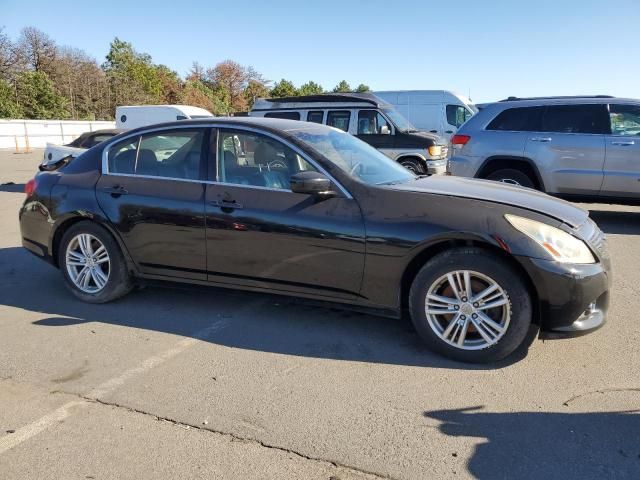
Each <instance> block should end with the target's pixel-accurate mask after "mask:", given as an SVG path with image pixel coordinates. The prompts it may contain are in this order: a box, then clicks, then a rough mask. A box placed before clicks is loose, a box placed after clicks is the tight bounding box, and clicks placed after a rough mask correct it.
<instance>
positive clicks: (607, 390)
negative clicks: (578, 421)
mask: <svg viewBox="0 0 640 480" xmlns="http://www.w3.org/2000/svg"><path fill="white" fill-rule="evenodd" d="M612 392H640V387H627V388H601V389H599V390H591V391H589V392H585V393H581V394H579V395H574V396H573V397H571V398H570V399H568V400H565V401H564V402H562V404H563V405H564V406H565V407H568V406H569V404H570V403H571V402H573V401H575V400H578V399H579V398H582V397H586V396H587V395H593V394H594V393H602V394H604V393H612Z"/></svg>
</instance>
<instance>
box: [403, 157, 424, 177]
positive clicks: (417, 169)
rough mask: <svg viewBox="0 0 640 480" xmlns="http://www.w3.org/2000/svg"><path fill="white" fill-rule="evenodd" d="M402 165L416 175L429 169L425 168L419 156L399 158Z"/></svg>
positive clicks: (422, 173)
mask: <svg viewBox="0 0 640 480" xmlns="http://www.w3.org/2000/svg"><path fill="white" fill-rule="evenodd" d="M399 163H400V165H402V166H403V167H404V168H406V169H407V170H411V171H412V172H413V173H415V174H416V175H424V174H425V173H427V171H426V170H425V168H424V165H423V164H422V162H421V161H420V160H419V159H417V158H401V159H400V160H399Z"/></svg>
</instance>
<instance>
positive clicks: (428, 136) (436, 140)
mask: <svg viewBox="0 0 640 480" xmlns="http://www.w3.org/2000/svg"><path fill="white" fill-rule="evenodd" d="M405 135H410V136H412V137H418V138H421V139H423V140H431V141H433V144H434V145H446V144H447V141H446V140H445V139H444V138H442V137H441V136H439V135H436V134H435V133H429V132H422V131H411V132H405Z"/></svg>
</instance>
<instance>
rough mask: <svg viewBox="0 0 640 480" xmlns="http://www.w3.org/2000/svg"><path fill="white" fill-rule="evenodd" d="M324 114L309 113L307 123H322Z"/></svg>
mask: <svg viewBox="0 0 640 480" xmlns="http://www.w3.org/2000/svg"><path fill="white" fill-rule="evenodd" d="M323 117H324V112H309V113H307V122H313V123H322V119H323Z"/></svg>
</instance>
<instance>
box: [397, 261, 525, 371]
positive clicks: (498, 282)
mask: <svg viewBox="0 0 640 480" xmlns="http://www.w3.org/2000/svg"><path fill="white" fill-rule="evenodd" d="M409 307H410V311H411V319H412V321H413V324H414V326H415V328H416V330H417V331H418V334H419V335H420V337H421V338H422V339H423V340H424V341H425V343H426V344H427V346H428V347H429V348H430V349H431V350H434V351H436V352H438V353H441V354H443V355H445V356H447V357H449V358H452V359H455V360H460V361H463V362H476V363H486V362H494V361H497V360H500V359H502V358H504V357H506V356H508V355H509V354H511V353H513V351H514V350H516V349H517V348H518V347H519V346H520V344H522V342H523V341H524V340H525V338H526V336H527V333H528V331H529V327H530V325H531V321H532V311H533V310H532V306H531V298H530V295H529V292H528V291H527V288H526V286H525V284H524V282H523V279H522V278H521V275H520V274H519V273H518V272H517V271H515V270H514V269H513V268H512V267H511V266H510V265H509V264H508V263H506V262H505V261H504V260H503V259H502V258H500V257H499V256H497V255H494V254H492V253H491V252H488V251H485V250H482V249H479V248H455V249H451V250H448V251H446V252H443V253H441V254H439V255H437V256H435V257H433V258H432V259H431V260H429V261H428V262H427V263H426V264H425V265H424V267H422V269H421V270H420V271H419V272H418V275H417V276H416V278H415V280H414V282H413V284H412V286H411V291H410V293H409Z"/></svg>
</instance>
